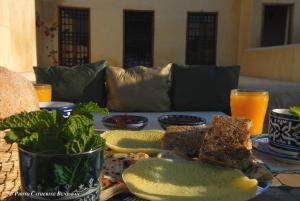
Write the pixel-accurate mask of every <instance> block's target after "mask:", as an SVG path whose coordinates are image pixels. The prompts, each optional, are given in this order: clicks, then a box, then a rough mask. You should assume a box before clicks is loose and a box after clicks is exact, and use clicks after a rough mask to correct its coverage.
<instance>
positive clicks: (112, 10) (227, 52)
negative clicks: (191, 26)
mask: <svg viewBox="0 0 300 201" xmlns="http://www.w3.org/2000/svg"><path fill="white" fill-rule="evenodd" d="M58 5H61V6H75V7H87V8H91V10H90V11H91V60H92V62H93V61H96V60H99V59H107V60H108V61H109V62H110V63H111V64H112V65H116V66H122V61H123V9H137V10H154V11H155V19H154V20H155V27H154V29H155V30H154V31H155V34H154V40H155V42H154V65H157V66H160V65H165V64H166V63H168V62H177V63H185V47H186V22H187V12H188V11H197V12H201V11H204V12H218V15H219V16H218V19H219V22H218V38H217V64H218V65H232V64H236V63H237V58H238V40H237V38H238V36H239V26H238V25H239V8H240V0H163V1H162V0H122V1H120V0H37V10H38V11H39V15H40V18H41V19H43V20H45V21H47V24H48V25H49V26H52V25H53V24H56V23H57V7H58ZM54 34H55V37H54V39H53V41H51V40H49V37H48V38H47V37H45V36H44V34H42V29H41V30H38V49H39V52H38V63H39V64H40V65H51V64H53V58H52V57H48V53H49V51H50V50H57V49H58V44H57V41H58V40H57V32H54ZM46 46H48V49H47V47H46ZM49 46H50V47H51V48H49ZM56 57H58V55H56Z"/></svg>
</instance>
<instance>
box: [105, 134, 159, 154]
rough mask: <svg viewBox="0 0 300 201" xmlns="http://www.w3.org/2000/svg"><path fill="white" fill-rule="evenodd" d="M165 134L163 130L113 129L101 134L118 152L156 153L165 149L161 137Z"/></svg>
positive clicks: (111, 147) (109, 145)
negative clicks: (162, 146)
mask: <svg viewBox="0 0 300 201" xmlns="http://www.w3.org/2000/svg"><path fill="white" fill-rule="evenodd" d="M164 135H165V132H164V131H162V130H142V131H128V130H112V131H106V132H104V133H103V134H102V135H101V136H102V137H103V138H104V139H105V140H106V145H107V146H108V147H109V148H110V149H112V150H114V151H116V152H120V153H139V152H141V153H146V154H149V155H155V154H158V153H160V152H162V151H163V149H162V148H161V139H162V138H163V136H164Z"/></svg>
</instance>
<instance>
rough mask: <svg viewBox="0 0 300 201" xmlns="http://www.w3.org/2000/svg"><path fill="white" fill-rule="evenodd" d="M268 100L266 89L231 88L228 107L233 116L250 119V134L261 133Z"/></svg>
mask: <svg viewBox="0 0 300 201" xmlns="http://www.w3.org/2000/svg"><path fill="white" fill-rule="evenodd" d="M268 102H269V93H268V92H267V91H247V90H237V89H235V90H232V91H231V95H230V108H231V115H232V116H233V117H241V118H247V119H250V120H252V126H251V128H250V133H251V135H257V134H261V133H262V131H263V125H264V120H265V115H266V111H267V107H268Z"/></svg>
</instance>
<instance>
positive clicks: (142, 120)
mask: <svg viewBox="0 0 300 201" xmlns="http://www.w3.org/2000/svg"><path fill="white" fill-rule="evenodd" d="M102 123H103V125H104V126H105V127H106V128H108V129H110V130H115V129H119V130H141V129H143V128H144V127H145V126H146V125H147V124H148V119H147V118H146V117H143V116H136V115H126V114H125V115H112V116H106V117H103V119H102Z"/></svg>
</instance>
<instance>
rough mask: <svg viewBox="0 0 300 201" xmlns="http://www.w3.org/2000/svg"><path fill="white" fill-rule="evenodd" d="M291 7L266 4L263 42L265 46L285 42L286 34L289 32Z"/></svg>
mask: <svg viewBox="0 0 300 201" xmlns="http://www.w3.org/2000/svg"><path fill="white" fill-rule="evenodd" d="M289 8H290V7H289V6H287V5H267V6H265V9H264V10H265V11H264V22H263V34H262V42H261V45H262V46H263V47H267V46H275V45H284V44H285V41H286V37H287V35H286V34H288V29H287V28H288V23H289V16H288V13H289Z"/></svg>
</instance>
